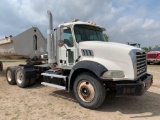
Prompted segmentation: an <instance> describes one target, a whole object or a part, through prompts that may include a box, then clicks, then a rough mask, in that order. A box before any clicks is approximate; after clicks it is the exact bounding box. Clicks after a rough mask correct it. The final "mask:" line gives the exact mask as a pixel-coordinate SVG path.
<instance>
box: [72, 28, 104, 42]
mask: <svg viewBox="0 0 160 120" xmlns="http://www.w3.org/2000/svg"><path fill="white" fill-rule="evenodd" d="M74 32H75V37H76V41H77V42H78V43H79V42H83V41H104V37H103V32H102V30H101V29H100V28H97V27H94V26H89V25H75V26H74Z"/></svg>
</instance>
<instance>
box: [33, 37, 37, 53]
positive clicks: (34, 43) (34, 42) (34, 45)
mask: <svg viewBox="0 0 160 120" xmlns="http://www.w3.org/2000/svg"><path fill="white" fill-rule="evenodd" d="M33 48H34V50H37V35H34V36H33Z"/></svg>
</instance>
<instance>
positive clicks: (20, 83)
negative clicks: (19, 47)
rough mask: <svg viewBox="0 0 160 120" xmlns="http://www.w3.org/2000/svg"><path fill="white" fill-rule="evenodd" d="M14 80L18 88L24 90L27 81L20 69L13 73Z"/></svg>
mask: <svg viewBox="0 0 160 120" xmlns="http://www.w3.org/2000/svg"><path fill="white" fill-rule="evenodd" d="M15 79H16V83H17V85H18V87H21V88H25V87H27V86H28V83H29V79H26V76H25V72H24V70H23V69H22V68H21V67H18V68H17V70H16V72H15Z"/></svg>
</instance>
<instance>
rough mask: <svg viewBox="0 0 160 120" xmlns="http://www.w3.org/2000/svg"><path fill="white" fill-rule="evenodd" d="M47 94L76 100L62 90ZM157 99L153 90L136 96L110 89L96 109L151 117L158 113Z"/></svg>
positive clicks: (132, 115) (159, 108) (132, 116)
mask: <svg viewBox="0 0 160 120" xmlns="http://www.w3.org/2000/svg"><path fill="white" fill-rule="evenodd" d="M49 95H51V96H53V97H58V98H61V99H64V100H67V101H72V102H76V100H75V98H74V94H73V92H71V93H67V92H65V91H63V90H57V91H54V92H52V93H50V94H49ZM159 101H160V95H159V94H156V93H153V92H146V93H145V94H144V95H142V96H137V97H136V96H132V97H116V96H114V95H113V94H112V93H111V92H110V91H108V92H107V97H106V100H105V102H104V104H103V105H102V106H101V107H100V108H98V109H97V111H101V112H117V111H119V112H120V113H122V114H129V115H131V118H141V117H153V116H159V115H160V112H159V110H160V104H159ZM77 105H78V103H77Z"/></svg>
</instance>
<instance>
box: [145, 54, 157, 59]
mask: <svg viewBox="0 0 160 120" xmlns="http://www.w3.org/2000/svg"><path fill="white" fill-rule="evenodd" d="M156 56H157V54H148V55H147V58H156Z"/></svg>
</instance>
